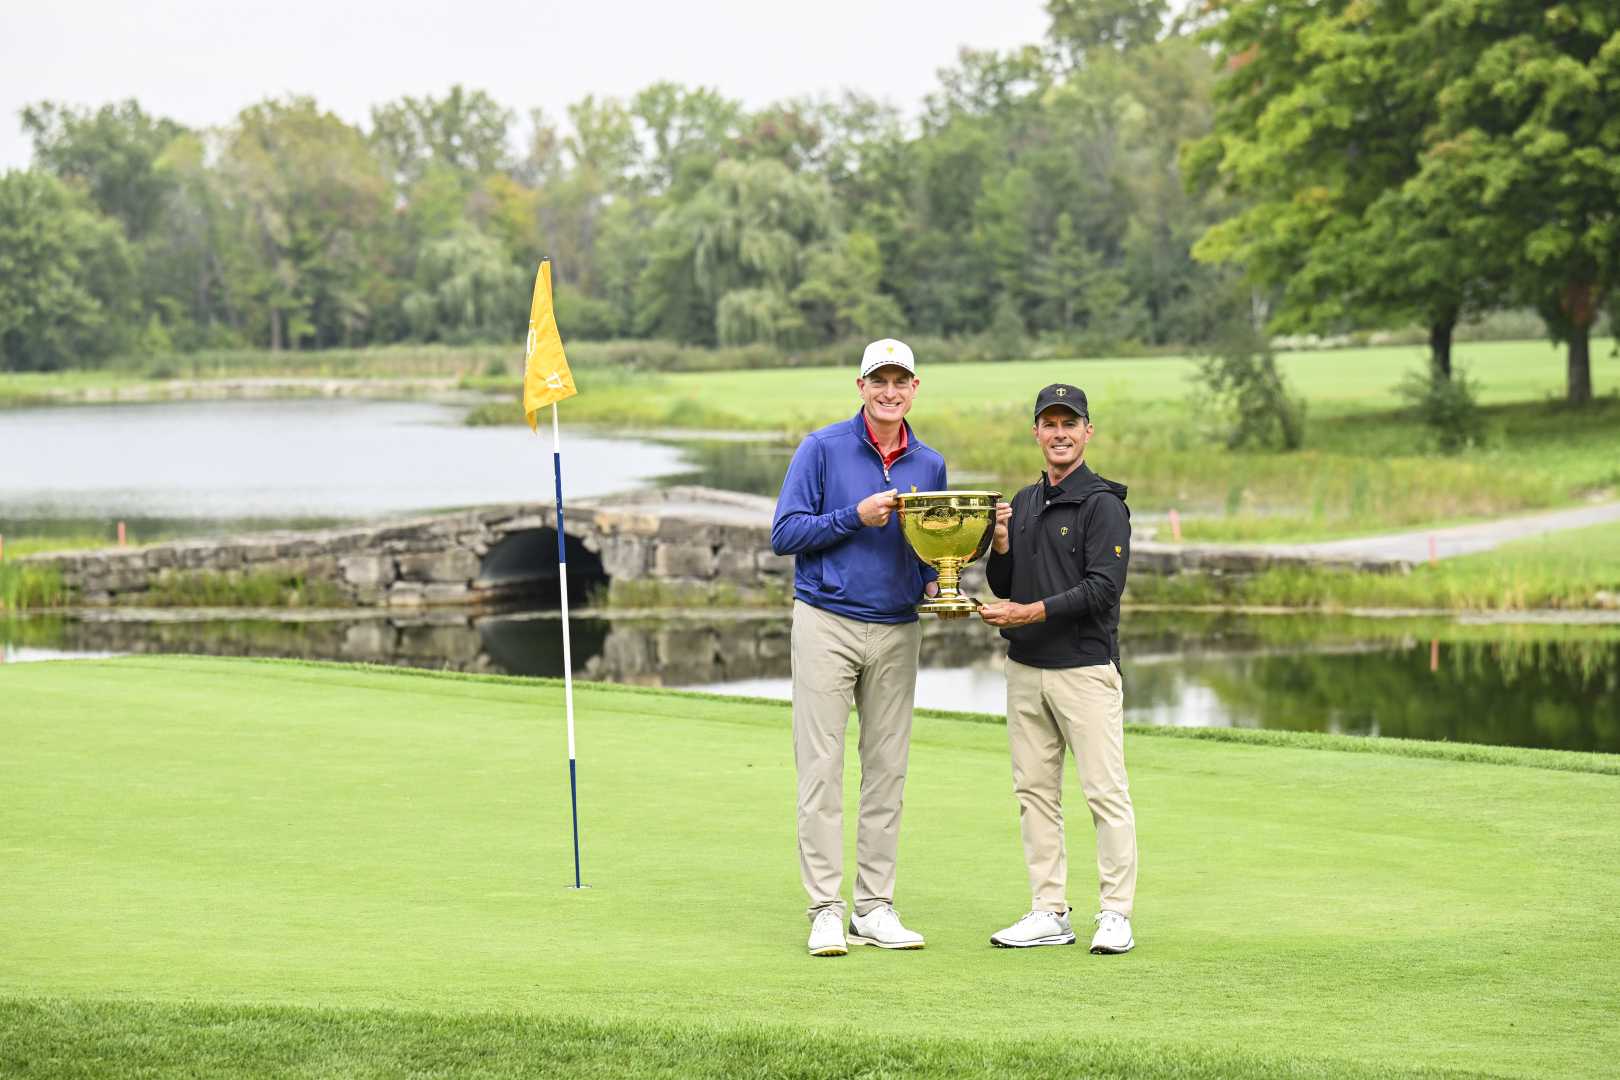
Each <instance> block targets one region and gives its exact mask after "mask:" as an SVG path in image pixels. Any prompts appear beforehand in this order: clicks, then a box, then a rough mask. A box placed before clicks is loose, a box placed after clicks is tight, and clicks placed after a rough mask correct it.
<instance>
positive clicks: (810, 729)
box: [771, 338, 946, 956]
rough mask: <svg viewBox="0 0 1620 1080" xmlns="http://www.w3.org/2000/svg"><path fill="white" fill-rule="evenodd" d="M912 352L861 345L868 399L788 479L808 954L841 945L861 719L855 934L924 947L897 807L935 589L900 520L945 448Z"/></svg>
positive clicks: (775, 532) (785, 504) (939, 482)
mask: <svg viewBox="0 0 1620 1080" xmlns="http://www.w3.org/2000/svg"><path fill="white" fill-rule="evenodd" d="M918 383H919V380H918V378H917V366H916V361H915V359H914V358H913V356H912V353H911V349H910V348H908V347H907V346H906V344H905V343H904V342H900V341H895V340H894V339H892V338H885V339H884V340H882V341H874V342H873V343H872V344H870V345H868V346H867V347H866V351H865V353H864V354H863V355H862V357H861V366H860V376H859V377H858V378H857V379H856V380H855V387H856V389H857V390H858V391H860V395H861V410H860V411H859V412H857V413H856V414H855V415H854V417H852V418H851V419H849V420H844V421H840V422H839V423H836V424H832V425H829V426H828V427H824V428H822V429H821V430H820V431H814V432H811V433H810V434H809V435H807V436H805V439H804V441H803V442H802V443H800V444H799V449H798V451H797V452H795V453H794V455H793V463H792V464H791V465H789V466H788V471H787V477H786V478H785V479H784V480H783V481H782V494H781V495H780V497H778V499H777V501H776V519H775V521H774V522H773V523H772V525H771V547H772V548H773V549H774V550H775V551H776V553H777V554H778V555H792V556H794V560H793V638H792V653H793V758H794V763H795V765H796V766H797V768H798V774H799V810H798V831H799V873H800V876H801V878H802V879H803V882H804V890H805V892H806V893H808V894H809V897H810V908H809V912H808V914H809V916H810V942H809V948H810V954H811V955H812V956H842V955H844V954H845V953H846V952H847V951H848V947H847V945H846V944H845V938H844V906H843V899H842V897H841V895H840V894H841V890H842V888H843V877H844V820H843V808H844V731H845V729H846V728H847V727H848V726H849V710H850V705H851V704H853V705H854V706H855V709H856V711H857V713H858V714H859V719H860V755H861V808H860V819H859V824H858V826H857V830H856V836H855V860H856V864H857V869H856V877H855V904H854V913H853V914H852V915H851V917H850V920H849V936H850V939H851V940H853V941H855V942H857V943H864V944H867V945H877V946H879V947H881V948H885V949H920V948H922V947H923V937H922V935H921V934H918V933H916V932H914V931H912V930H908V929H907V928H906V927H905V926H904V925H903V924H902V923H901V922H900V917H899V916H898V915H897V914H896V913H895V910H894V877H895V863H896V861H897V859H898V855H899V848H900V808H901V802H902V797H903V795H904V793H905V786H906V758H907V756H908V754H909V752H910V749H911V708H912V699H913V696H914V694H915V691H916V688H917V652H918V645H919V642H920V640H921V633H922V630H921V626H920V625H919V624H918V622H917V603H918V601H920V600H921V599H922V598H923V596H925V595H933V594H934V593H937V592H938V591H939V586H938V583H937V582H936V581H935V578H936V577H937V576H938V575H936V574H935V573H934V572H933V570H931V569H930V568H929V567H928V566H927V565H926V564H925V563H923V561H922V560H921V559H919V558H917V556H916V554H915V553H914V552H913V551H912V550H911V547H910V545H908V544H907V543H906V541H905V538H904V537H903V536H901V535H900V522H899V521H898V520H896V514H895V510H896V507H897V500H896V495H897V494H898V493H899V492H900V491H908V492H910V491H941V490H943V489H944V488H945V487H946V482H945V459H944V458H942V457H940V455H939V454H938V453H937V452H936V451H934V450H932V449H930V448H929V447H927V446H924V445H923V443H922V440H920V439H918V438H917V436H916V435H915V434H913V432H912V431H911V428H910V426H909V425H907V424H906V419H905V418H906V413H908V412H910V411H911V403H912V401H913V400H914V399H915V398H916V395H917V386H918Z"/></svg>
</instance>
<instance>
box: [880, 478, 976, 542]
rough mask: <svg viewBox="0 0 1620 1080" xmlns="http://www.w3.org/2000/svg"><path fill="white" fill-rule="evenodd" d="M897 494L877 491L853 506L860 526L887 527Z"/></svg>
mask: <svg viewBox="0 0 1620 1080" xmlns="http://www.w3.org/2000/svg"><path fill="white" fill-rule="evenodd" d="M899 494H900V489H899V488H890V489H889V490H888V491H879V492H877V493H876V494H873V495H868V496H867V497H866V498H864V499H862V500H861V501H860V502H859V503H857V504H856V506H855V512H856V513H857V514H859V515H861V524H862V525H873V526H876V527H878V528H882V527H883V526H885V525H887V524H888V523H889V515H890V514H892V513H894V508H895V504H896V503H897V502H898V501H899V500H898V499H896V497H895V496H897V495H899ZM980 535H983V534H980Z"/></svg>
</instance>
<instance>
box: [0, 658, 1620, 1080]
mask: <svg viewBox="0 0 1620 1080" xmlns="http://www.w3.org/2000/svg"><path fill="white" fill-rule="evenodd" d="M577 696H578V714H579V725H580V740H579V745H580V755H581V764H580V808H581V824H582V829H583V837H584V864H585V877H586V880H587V881H588V882H589V883H590V884H591V885H592V888H591V889H589V890H586V891H583V892H576V891H573V890H571V889H568V888H566V887H565V886H566V885H567V884H569V883H570V882H571V880H572V856H571V846H570V840H569V825H568V799H567V766H566V763H565V761H564V754H565V751H564V742H563V734H562V721H561V691H560V688H559V687H557V686H556V685H555V684H551V683H543V682H535V681H526V680H519V679H479V678H466V677H462V678H450V677H440V676H435V675H431V674H421V673H403V672H391V671H382V670H374V669H361V668H353V667H344V666H339V665H299V664H289V663H268V662H262V661H240V660H237V661H233V660H205V659H197V658H168V659H154V658H131V659H123V660H116V661H105V662H101V661H97V662H90V661H76V662H70V663H46V664H31V665H19V666H16V667H7V668H3V669H0V791H3V792H4V796H3V797H0V865H3V867H4V872H3V873H0V998H4V999H5V1001H4V1003H3V1004H0V1073H4V1074H7V1075H11V1074H17V1075H23V1076H80V1075H82V1076H91V1075H108V1074H114V1073H120V1072H122V1073H134V1072H141V1073H144V1074H147V1075H198V1074H203V1075H244V1076H246V1075H262V1074H265V1073H279V1074H283V1075H298V1076H304V1075H309V1076H338V1075H344V1076H347V1075H398V1074H401V1073H413V1074H421V1075H429V1074H431V1075H450V1076H461V1075H599V1076H608V1075H638V1076H677V1075H693V1074H703V1073H707V1074H715V1075H750V1076H769V1075H782V1076H829V1077H830V1076H842V1075H866V1076H896V1077H898V1076H907V1075H941V1076H967V1075H980V1074H987V1073H988V1074H1002V1075H1015V1074H1016V1075H1024V1076H1046V1075H1062V1074H1069V1075H1094V1076H1117V1077H1159V1076H1165V1077H1169V1076H1177V1077H1204V1076H1209V1077H1216V1076H1296V1077H1305V1076H1312V1077H1314V1076H1322V1077H1329V1076H1350V1077H1361V1076H1409V1075H1469V1074H1491V1075H1512V1076H1526V1077H1529V1076H1591V1077H1597V1076H1603V1075H1606V1074H1607V1072H1608V1070H1609V1069H1610V1068H1611V1065H1612V1062H1613V1061H1614V1060H1616V1058H1617V1057H1620V1034H1617V1032H1616V1030H1615V1024H1614V1017H1615V1012H1616V1008H1617V1007H1620V1000H1617V996H1616V989H1615V980H1614V978H1613V975H1612V972H1613V970H1614V969H1615V967H1616V966H1617V965H1620V933H1617V932H1620V906H1617V905H1616V904H1614V902H1613V897H1614V896H1615V895H1616V894H1617V893H1620V869H1617V868H1620V836H1617V834H1616V830H1615V828H1614V823H1615V821H1616V820H1617V819H1620V777H1616V776H1614V775H1609V774H1605V773H1603V772H1597V771H1559V769H1562V768H1565V767H1566V766H1567V765H1569V764H1570V763H1573V762H1578V761H1581V762H1588V763H1590V764H1591V765H1592V766H1593V768H1599V767H1601V766H1602V764H1603V763H1605V762H1606V761H1607V759H1603V758H1599V757H1597V756H1594V755H1557V756H1555V757H1548V756H1545V755H1538V754H1534V753H1523V752H1514V751H1502V750H1500V748H1498V749H1496V750H1493V754H1494V755H1495V756H1494V757H1492V759H1491V760H1493V761H1496V762H1497V764H1479V763H1474V762H1470V761H1466V760H1451V759H1447V757H1446V755H1444V754H1443V753H1438V752H1437V753H1435V754H1434V756H1431V757H1420V756H1413V755H1412V754H1409V753H1406V752H1404V751H1403V745H1404V744H1400V743H1396V742H1385V743H1377V742H1373V743H1361V744H1357V748H1359V749H1363V750H1365V749H1372V750H1374V752H1370V753H1369V752H1362V753H1331V752H1323V749H1319V748H1318V747H1322V748H1328V749H1334V748H1338V747H1339V746H1341V745H1348V741H1347V740H1335V739H1333V738H1331V737H1323V736H1314V737H1310V738H1309V739H1306V740H1299V741H1295V740H1292V739H1290V738H1287V737H1283V738H1276V737H1268V738H1267V739H1266V742H1268V743H1271V744H1273V745H1263V744H1260V743H1259V742H1256V741H1245V740H1244V737H1243V736H1242V735H1241V734H1238V735H1236V736H1234V738H1235V739H1237V740H1238V741H1221V740H1217V739H1212V738H1173V737H1156V736H1148V735H1145V734H1143V733H1140V732H1133V733H1132V736H1131V738H1130V739H1129V741H1128V747H1127V754H1128V757H1129V762H1130V769H1131V779H1132V789H1133V795H1134V798H1135V802H1136V806H1137V814H1138V819H1139V827H1140V845H1141V851H1142V874H1141V888H1140V892H1139V896H1138V907H1137V912H1136V919H1135V924H1136V936H1137V939H1138V942H1139V947H1138V949H1137V951H1136V952H1135V953H1133V954H1131V955H1129V956H1126V957H1119V958H1112V957H1110V958H1103V957H1094V956H1091V955H1089V954H1087V953H1086V952H1085V951H1084V950H1083V947H1082V948H1054V949H1042V950H1028V951H1002V950H995V949H992V948H990V947H989V946H988V944H987V941H986V938H987V936H988V934H989V933H990V932H991V931H993V930H995V929H997V928H999V927H1000V926H1003V925H1005V924H1007V923H1008V922H1010V921H1012V919H1014V918H1016V917H1017V916H1018V915H1019V914H1022V912H1023V911H1024V910H1025V909H1026V907H1027V904H1028V894H1027V892H1026V889H1025V882H1024V871H1023V866H1022V858H1021V854H1020V849H1019V843H1018V829H1017V810H1016V804H1015V802H1014V800H1013V798H1012V794H1011V790H1010V788H1011V782H1010V777H1009V775H1008V766H1007V761H1006V746H1005V733H1004V731H1003V730H1002V729H1001V728H999V727H998V726H996V725H993V724H985V723H971V722H965V721H964V720H962V719H956V718H945V717H940V716H935V715H925V716H920V717H919V718H918V720H917V724H916V730H915V735H914V740H913V750H912V762H911V770H910V782H909V784H908V788H907V806H906V826H905V836H904V843H903V851H902V861H901V870H900V882H899V890H900V892H899V895H898V896H897V898H896V899H897V904H898V906H899V907H900V909H901V911H902V912H903V913H904V914H905V916H906V919H907V922H908V923H911V924H914V925H915V926H917V927H918V928H919V929H921V930H922V931H923V932H924V933H926V934H927V935H928V948H927V949H925V950H923V951H922V952H918V953H887V952H882V951H880V950H876V949H864V950H863V949H857V950H856V951H855V952H853V953H852V954H851V955H850V956H848V957H845V958H842V959H837V960H826V959H822V960H814V959H811V958H809V957H807V956H805V955H804V941H803V939H804V935H805V932H806V923H805V922H804V920H803V917H802V907H803V897H802V895H801V894H800V890H799V887H798V880H797V870H796V857H795V854H794V844H793V812H792V804H793V785H794V781H793V768H792V758H791V743H790V740H789V738H788V733H787V726H788V710H787V708H786V707H785V706H783V705H782V704H779V703H762V702H755V701H744V700H735V699H731V700H722V699H716V698H711V697H705V696H701V695H682V694H672V693H653V692H646V691H636V690H632V689H625V688H614V687H606V686H597V685H585V686H581V687H580V688H579V691H578V695H577ZM1380 749H1387V750H1389V751H1391V752H1388V753H1383V752H1377V751H1378V750H1380ZM1459 749H1461V748H1459ZM851 758H852V763H851V769H850V773H849V778H848V780H847V781H846V794H851V795H852V794H853V792H854V790H855V787H856V773H855V769H854V767H853V754H852V755H851ZM1553 762H1562V763H1564V764H1561V765H1558V766H1557V767H1555V768H1544V767H1539V766H1541V765H1546V764H1549V763H1553ZM1067 802H1068V804H1069V806H1070V807H1071V819H1072V825H1073V827H1072V828H1071V830H1070V834H1071V837H1070V842H1071V845H1072V847H1073V849H1074V850H1073V851H1071V860H1070V861H1071V868H1072V875H1071V877H1072V880H1071V890H1070V899H1071V902H1073V903H1074V904H1076V906H1077V908H1078V909H1079V910H1078V911H1077V915H1079V916H1081V918H1082V921H1084V915H1086V914H1087V913H1089V911H1090V910H1091V905H1092V903H1093V892H1092V890H1093V889H1094V887H1095V878H1094V868H1093V866H1092V861H1091V854H1090V853H1091V843H1090V830H1089V828H1087V827H1086V825H1085V811H1084V807H1083V801H1082V800H1081V799H1080V798H1079V794H1078V791H1076V790H1073V784H1072V782H1071V790H1070V792H1069V794H1068V798H1067ZM851 865H852V863H851ZM1444 1070H1453V1071H1452V1072H1449V1073H1447V1072H1445V1071H1444Z"/></svg>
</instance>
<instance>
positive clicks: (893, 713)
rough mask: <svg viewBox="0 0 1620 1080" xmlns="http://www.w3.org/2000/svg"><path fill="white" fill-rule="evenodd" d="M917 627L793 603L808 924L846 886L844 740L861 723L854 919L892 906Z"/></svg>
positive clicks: (796, 754) (836, 903) (796, 751)
mask: <svg viewBox="0 0 1620 1080" xmlns="http://www.w3.org/2000/svg"><path fill="white" fill-rule="evenodd" d="M921 641H922V627H921V625H920V624H919V623H916V622H910V623H899V624H895V625H889V624H886V623H867V622H859V621H857V620H855V619H847V618H844V617H843V616H841V615H834V614H832V613H831V612H827V611H822V610H821V609H820V608H815V607H811V606H810V605H809V604H806V603H804V602H803V601H800V600H795V601H794V602H793V645H792V649H793V760H794V764H795V765H796V766H797V767H798V773H799V874H800V876H801V877H802V879H803V881H804V891H805V892H806V893H807V894H809V897H810V907H809V915H810V917H811V918H812V919H813V918H815V916H816V913H817V912H819V911H821V910H822V909H823V908H837V909H838V911H839V917H840V918H842V917H843V901H842V900H841V899H840V897H839V892H840V890H841V889H842V887H843V880H844V732H845V730H846V729H847V728H848V727H849V709H850V705H851V704H853V705H854V706H855V708H856V710H857V711H858V712H859V714H860V753H861V809H860V820H859V824H858V825H857V828H856V834H855V862H856V876H855V911H856V913H857V914H860V915H865V914H866V913H867V912H869V911H871V910H872V909H873V908H875V907H877V906H879V905H880V904H892V903H893V902H894V872H895V862H896V861H897V859H898V856H899V851H900V808H901V802H902V796H903V795H904V793H905V787H906V757H907V755H908V753H909V752H910V749H911V705H912V700H913V697H914V695H915V692H916V689H917V651H918V647H919V645H920V643H921Z"/></svg>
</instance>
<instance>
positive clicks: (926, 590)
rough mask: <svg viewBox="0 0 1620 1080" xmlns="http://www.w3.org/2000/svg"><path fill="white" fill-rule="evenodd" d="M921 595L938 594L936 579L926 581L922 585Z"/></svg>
mask: <svg viewBox="0 0 1620 1080" xmlns="http://www.w3.org/2000/svg"><path fill="white" fill-rule="evenodd" d="M923 595H924V596H938V595H939V582H938V581H930V582H928V583H926V584H925V585H923Z"/></svg>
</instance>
